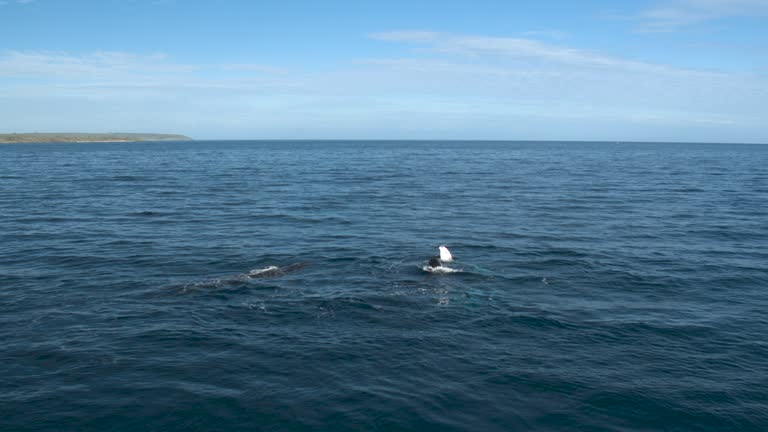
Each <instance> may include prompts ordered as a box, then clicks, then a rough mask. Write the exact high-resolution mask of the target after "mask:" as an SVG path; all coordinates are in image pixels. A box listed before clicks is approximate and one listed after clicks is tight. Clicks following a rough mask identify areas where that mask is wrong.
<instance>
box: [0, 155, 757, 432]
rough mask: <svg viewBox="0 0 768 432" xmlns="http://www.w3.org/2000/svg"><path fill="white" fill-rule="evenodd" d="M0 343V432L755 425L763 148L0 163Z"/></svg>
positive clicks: (7, 158)
mask: <svg viewBox="0 0 768 432" xmlns="http://www.w3.org/2000/svg"><path fill="white" fill-rule="evenodd" d="M440 244H447V245H448V246H449V247H450V248H451V250H452V252H453V253H454V255H456V256H457V258H458V261H457V262H456V263H455V265H454V267H455V268H456V269H459V270H462V271H461V272H457V273H452V274H442V275H437V274H429V273H426V272H424V271H422V269H421V267H422V266H423V265H424V263H425V261H426V260H427V259H428V258H429V257H430V256H432V255H434V254H435V253H436V252H437V246H438V245H440ZM304 264H307V265H306V266H304ZM270 266H277V267H279V268H282V269H286V267H287V268H288V269H289V270H293V271H284V272H283V271H282V270H278V271H272V272H270V273H265V274H261V276H272V277H258V276H259V275H256V277H248V276H247V274H248V273H249V272H251V271H258V270H259V269H265V268H268V267H270ZM273 270H274V269H273ZM254 273H255V272H254ZM0 330H1V331H0V429H2V430H3V431H75V430H76V431H140V430H154V431H214V430H221V431H245V430H270V431H319V430H327V431H352V430H385V431H386V430H413V431H460V430H472V431H508V430H526V431H529V430H534V431H536V430H540V431H546V430H558V431H585V430H597V431H614V430H615V431H619V430H621V431H641V430H642V431H647V430H674V431H687V430H702V431H703V430H718V431H723V430H755V431H764V430H768V146H749V145H704V144H698V145H694V144H600V143H525V142H506V143H504V142H501V143H493V142H213V141H211V142H195V143H141V144H138V143H137V144H117V143H113V144H109V143H107V144H57V145H42V144H41V145H8V146H0Z"/></svg>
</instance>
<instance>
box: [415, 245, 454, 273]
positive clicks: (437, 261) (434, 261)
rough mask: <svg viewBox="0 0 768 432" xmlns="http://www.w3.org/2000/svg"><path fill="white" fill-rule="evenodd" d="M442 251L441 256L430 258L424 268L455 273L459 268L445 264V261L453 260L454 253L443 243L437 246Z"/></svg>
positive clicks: (431, 271)
mask: <svg viewBox="0 0 768 432" xmlns="http://www.w3.org/2000/svg"><path fill="white" fill-rule="evenodd" d="M437 249H438V251H439V252H440V256H433V257H432V258H430V259H429V262H428V263H427V265H426V266H424V267H423V268H422V269H423V270H424V271H426V272H429V273H453V272H456V271H458V270H456V269H452V268H450V267H447V266H444V265H443V263H447V262H451V261H453V255H452V254H451V251H449V250H448V248H447V247H445V246H443V245H441V246H440V247H438V248H437Z"/></svg>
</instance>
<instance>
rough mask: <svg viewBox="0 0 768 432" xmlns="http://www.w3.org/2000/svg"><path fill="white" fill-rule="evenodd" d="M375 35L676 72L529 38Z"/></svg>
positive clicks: (455, 50)
mask: <svg viewBox="0 0 768 432" xmlns="http://www.w3.org/2000/svg"><path fill="white" fill-rule="evenodd" d="M369 36H370V37H371V38H373V39H377V40H384V41H392V42H409V43H417V44H422V45H427V46H430V47H431V48H432V49H433V50H434V51H436V52H441V53H446V54H464V55H485V56H501V57H507V58H516V59H523V60H526V59H527V60H534V61H547V62H554V63H560V64H564V65H575V66H582V67H597V68H610V69H623V70H627V71H637V72H675V71H676V69H674V68H670V67H667V66H664V65H659V64H654V63H648V62H642V61H635V60H630V59H625V58H620V57H612V56H607V55H603V54H599V53H596V52H592V51H589V50H584V49H578V48H571V47H567V46H561V45H554V44H550V43H546V42H541V41H539V40H536V39H530V38H512V37H487V36H473V35H455V34H447V33H436V32H418V31H393V32H381V33H372V34H370V35H369Z"/></svg>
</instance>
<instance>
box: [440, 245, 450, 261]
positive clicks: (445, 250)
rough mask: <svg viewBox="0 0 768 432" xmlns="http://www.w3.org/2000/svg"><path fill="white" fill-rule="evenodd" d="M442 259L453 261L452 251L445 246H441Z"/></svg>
mask: <svg viewBox="0 0 768 432" xmlns="http://www.w3.org/2000/svg"><path fill="white" fill-rule="evenodd" d="M439 249H440V261H445V262H451V261H453V255H451V251H449V250H448V248H447V247H445V246H440V247H439Z"/></svg>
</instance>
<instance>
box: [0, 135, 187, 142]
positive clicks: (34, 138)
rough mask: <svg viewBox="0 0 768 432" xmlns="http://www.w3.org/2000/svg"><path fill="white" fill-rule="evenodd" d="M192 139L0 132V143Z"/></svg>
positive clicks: (181, 139) (165, 136)
mask: <svg viewBox="0 0 768 432" xmlns="http://www.w3.org/2000/svg"><path fill="white" fill-rule="evenodd" d="M139 141H193V140H192V138H190V137H188V136H186V135H175V134H156V133H18V134H15V133H14V134H0V144H32V143H89V142H139Z"/></svg>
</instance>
